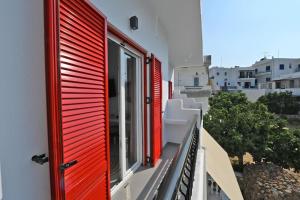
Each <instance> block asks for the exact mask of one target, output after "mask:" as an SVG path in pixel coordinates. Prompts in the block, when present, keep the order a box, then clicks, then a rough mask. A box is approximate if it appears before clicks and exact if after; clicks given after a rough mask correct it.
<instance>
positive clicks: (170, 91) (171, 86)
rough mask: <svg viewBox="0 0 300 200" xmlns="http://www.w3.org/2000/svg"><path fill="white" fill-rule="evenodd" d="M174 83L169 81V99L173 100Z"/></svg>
mask: <svg viewBox="0 0 300 200" xmlns="http://www.w3.org/2000/svg"><path fill="white" fill-rule="evenodd" d="M172 92H173V83H172V81H169V99H172Z"/></svg>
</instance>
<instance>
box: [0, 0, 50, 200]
mask: <svg viewBox="0 0 300 200" xmlns="http://www.w3.org/2000/svg"><path fill="white" fill-rule="evenodd" d="M0 24H1V27H2V28H1V31H0V44H1V48H0V60H1V73H0V93H1V98H0V113H1V114H0V162H1V175H2V189H3V199H5V200H15V199H16V200H17V199H22V200H39V199H43V200H47V199H50V179H49V166H48V164H45V165H43V166H40V165H38V164H35V163H33V162H32V161H31V157H32V156H33V155H34V154H42V153H47V154H48V139H47V137H48V136H47V115H46V87H45V63H44V60H45V58H44V8H43V1H41V0H28V1H24V0H14V1H2V2H1V6H0ZM0 182H1V181H0ZM0 187H1V186H0Z"/></svg>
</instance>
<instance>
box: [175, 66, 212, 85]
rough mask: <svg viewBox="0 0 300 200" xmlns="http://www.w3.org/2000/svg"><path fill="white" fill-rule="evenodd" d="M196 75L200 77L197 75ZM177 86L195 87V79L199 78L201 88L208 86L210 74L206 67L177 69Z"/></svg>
mask: <svg viewBox="0 0 300 200" xmlns="http://www.w3.org/2000/svg"><path fill="white" fill-rule="evenodd" d="M196 73H197V74H198V75H196ZM174 76H175V86H176V87H180V86H194V78H195V77H198V78H199V86H207V85H208V72H207V68H206V67H182V68H175V71H174Z"/></svg>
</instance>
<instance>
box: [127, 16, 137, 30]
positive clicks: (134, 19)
mask: <svg viewBox="0 0 300 200" xmlns="http://www.w3.org/2000/svg"><path fill="white" fill-rule="evenodd" d="M129 21H130V28H131V29H132V30H137V29H138V28H139V19H138V18H137V16H132V17H130V19H129Z"/></svg>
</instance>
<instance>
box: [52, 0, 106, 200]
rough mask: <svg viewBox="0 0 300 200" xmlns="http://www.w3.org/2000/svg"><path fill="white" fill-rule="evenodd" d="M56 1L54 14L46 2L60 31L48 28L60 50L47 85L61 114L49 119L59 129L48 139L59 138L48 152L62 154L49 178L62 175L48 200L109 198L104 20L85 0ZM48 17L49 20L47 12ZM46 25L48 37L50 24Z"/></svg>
mask: <svg viewBox="0 0 300 200" xmlns="http://www.w3.org/2000/svg"><path fill="white" fill-rule="evenodd" d="M49 1H50V0H49ZM56 2H57V7H56V8H57V9H55V6H53V5H55V4H56V3H54V4H53V3H52V4H51V2H50V3H49V2H47V5H48V9H51V7H52V9H53V10H55V11H57V12H56V14H53V17H58V24H57V25H58V26H57V27H56V25H55V24H54V25H52V26H53V27H54V28H56V29H58V32H57V34H58V35H57V42H55V41H51V38H50V39H49V38H48V39H49V40H50V43H51V42H52V44H55V45H56V48H57V49H58V52H57V54H56V55H54V56H57V58H56V60H57V62H58V64H57V66H58V71H57V80H54V79H53V77H52V79H51V78H50V79H51V80H50V82H49V84H50V85H52V86H53V87H56V89H57V91H58V93H57V94H58V95H57V96H58V97H49V98H50V104H51V102H52V103H53V102H56V103H57V105H58V107H59V109H58V110H56V111H53V112H57V113H58V114H57V116H53V115H51V114H52V113H51V111H50V113H51V114H50V116H51V117H52V118H53V117H56V118H58V116H59V117H60V119H59V120H57V121H58V122H57V123H59V124H60V125H59V126H60V130H59V131H57V132H55V131H56V130H51V128H50V131H51V134H52V135H50V137H53V135H55V134H57V135H58V136H59V137H60V142H59V143H58V144H57V143H54V142H53V143H50V147H52V148H53V149H50V151H57V150H56V149H61V152H58V153H57V155H61V159H59V160H61V163H59V164H58V163H57V162H56V161H52V166H51V167H52V168H51V169H52V176H53V174H59V173H61V175H59V176H60V177H61V179H60V182H59V183H57V182H58V180H57V178H56V180H55V181H54V182H53V180H54V179H55V177H54V178H53V177H52V187H53V185H54V186H55V188H54V189H53V188H52V191H54V192H53V193H55V195H53V194H52V195H53V197H52V198H54V196H55V199H57V198H59V199H60V198H61V197H58V196H60V195H57V194H59V193H61V194H62V196H64V199H66V200H71V199H72V200H73V199H80V200H81V199H110V184H109V182H110V175H109V165H110V163H109V160H110V159H109V141H108V140H109V137H108V136H109V135H108V131H109V130H108V116H109V115H108V85H107V84H108V69H107V22H106V18H105V17H104V16H103V15H102V14H101V13H99V12H98V11H97V10H96V9H95V8H93V7H92V6H91V5H90V4H89V3H88V2H86V1H83V0H60V1H56ZM47 12H48V15H51V10H50V11H47ZM49 13H50V14H49ZM48 20H49V21H48V22H47V23H49V24H50V25H49V27H50V29H49V30H48V31H49V32H50V33H51V23H52V22H51V19H48ZM52 20H53V21H54V19H52ZM49 37H51V34H50V36H49ZM49 48H51V44H50V47H49ZM54 48H55V47H54ZM50 51H51V50H50ZM53 52H55V51H53ZM50 55H51V54H50ZM49 59H50V61H49ZM51 59H55V58H51V56H49V58H48V61H49V62H50V63H51ZM52 64H53V63H52ZM50 65H51V64H50ZM50 76H51V75H50ZM53 80H54V81H53ZM51 81H52V82H51ZM55 83H56V85H55ZM48 87H49V86H48ZM49 90H54V89H53V88H50V89H49ZM50 93H51V91H50ZM55 98H56V100H55ZM50 107H51V105H50ZM50 123H51V122H50ZM52 123H54V122H52ZM59 145H60V146H61V148H59V147H60V146H59ZM55 147H57V148H55ZM52 159H55V157H52ZM50 161H51V156H50ZM53 163H54V164H53ZM57 165H58V166H57ZM53 170H54V172H53ZM58 185H59V187H58ZM62 198H63V197H62Z"/></svg>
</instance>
